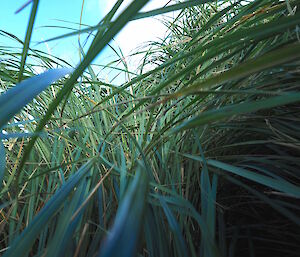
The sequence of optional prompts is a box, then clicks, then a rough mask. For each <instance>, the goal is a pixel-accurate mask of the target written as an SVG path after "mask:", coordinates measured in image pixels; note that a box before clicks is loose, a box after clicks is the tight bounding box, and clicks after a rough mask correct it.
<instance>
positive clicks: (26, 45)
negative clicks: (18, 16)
mask: <svg viewBox="0 0 300 257" xmlns="http://www.w3.org/2000/svg"><path fill="white" fill-rule="evenodd" d="M38 4H39V0H34V1H33V4H32V9H31V14H30V19H29V23H28V26H27V32H26V37H25V41H24V46H23V51H22V59H21V64H20V69H19V74H18V81H19V82H21V80H22V76H23V71H24V67H25V62H26V58H27V53H28V49H29V44H30V39H31V34H32V29H33V24H34V21H35V17H36V13H37V8H38Z"/></svg>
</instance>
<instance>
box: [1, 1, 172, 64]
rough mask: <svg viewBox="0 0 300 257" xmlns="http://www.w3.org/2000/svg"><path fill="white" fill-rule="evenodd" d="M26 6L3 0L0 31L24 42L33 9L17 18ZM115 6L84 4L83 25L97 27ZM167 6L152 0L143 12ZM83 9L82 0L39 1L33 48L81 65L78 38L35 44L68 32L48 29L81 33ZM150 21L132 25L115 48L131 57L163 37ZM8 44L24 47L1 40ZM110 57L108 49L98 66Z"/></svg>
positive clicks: (161, 30) (159, 27) (158, 24)
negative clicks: (131, 53)
mask: <svg viewBox="0 0 300 257" xmlns="http://www.w3.org/2000/svg"><path fill="white" fill-rule="evenodd" d="M131 1H132V0H125V1H124V4H123V5H122V6H123V8H125V7H126V5H128V4H129V3H130V2H131ZM26 2H27V0H18V1H12V0H2V2H1V7H2V8H1V9H0V17H1V18H0V29H2V30H4V31H7V32H10V33H12V34H14V35H16V36H17V37H19V38H20V39H21V40H24V38H25V34H26V28H27V23H28V19H29V15H30V10H31V5H29V6H27V7H26V8H25V9H23V10H22V11H21V12H20V13H18V14H15V11H16V10H17V9H18V8H19V7H21V6H22V5H23V4H24V3H26ZM115 2H116V0H85V5H84V12H83V19H82V23H83V24H88V25H95V24H97V23H98V22H99V21H100V20H101V19H102V18H103V17H104V15H105V14H106V13H107V12H108V11H109V10H110V8H111V7H112V6H113V5H114V3H115ZM167 2H169V1H168V0H152V1H150V3H149V4H148V5H147V6H146V7H145V8H144V9H143V11H146V10H151V9H155V8H158V7H161V6H163V5H164V4H166V3H167ZM81 6H82V0H40V3H39V7H38V12H37V17H36V21H35V24H34V30H33V34H32V42H31V45H30V46H31V47H33V48H38V49H40V50H42V51H44V52H48V53H51V54H53V55H55V56H57V57H60V58H62V59H64V60H66V61H68V62H70V63H71V64H72V65H73V66H76V64H77V63H78V61H79V52H78V43H77V39H78V38H77V37H76V36H75V37H70V38H67V39H62V40H57V41H53V42H49V43H47V44H45V43H43V44H40V45H38V46H36V43H37V42H40V41H43V40H45V39H49V38H52V37H54V36H58V35H62V34H65V33H67V32H69V31H68V30H66V29H61V28H57V27H56V28H49V27H45V26H70V27H73V28H76V29H78V27H79V25H76V23H79V20H80V12H81ZM61 20H63V21H65V22H62V21H61ZM149 21H150V20H149V18H148V19H145V20H139V21H133V22H130V23H129V24H128V25H127V26H126V27H125V28H124V30H123V31H122V32H121V33H120V34H119V35H118V36H117V37H116V38H115V43H114V45H117V46H120V47H121V49H122V51H123V53H124V55H125V56H128V55H129V54H130V52H131V51H132V50H133V49H135V48H136V47H138V46H139V45H140V44H142V43H143V42H145V41H149V40H155V39H157V38H159V37H163V34H164V32H165V28H164V27H163V25H162V24H161V22H160V21H158V20H157V19H151V22H149ZM66 22H67V23H66ZM69 22H71V23H69ZM72 23H73V24H72ZM82 38H84V37H82ZM7 44H9V45H10V46H17V47H21V45H19V44H13V43H12V42H8V41H7V40H6V39H4V38H3V37H0V46H1V45H7ZM111 54H112V52H111V51H109V50H108V48H107V49H106V50H105V51H104V53H102V54H101V56H100V57H98V58H97V60H96V61H97V63H101V64H106V63H107V62H109V60H111V58H109V57H108V56H111ZM133 66H134V65H133Z"/></svg>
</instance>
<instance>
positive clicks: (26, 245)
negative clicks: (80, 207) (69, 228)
mask: <svg viewBox="0 0 300 257" xmlns="http://www.w3.org/2000/svg"><path fill="white" fill-rule="evenodd" d="M92 165H93V161H89V162H87V163H86V164H84V165H83V166H82V167H81V168H80V169H79V170H78V171H77V172H76V173H75V174H74V175H73V176H72V177H70V178H69V180H68V181H67V182H66V183H65V184H64V185H63V186H62V187H61V188H60V189H59V190H57V191H56V193H55V194H54V195H53V196H52V197H51V199H50V200H49V201H48V202H47V203H46V204H45V206H44V207H43V209H42V210H41V211H40V212H39V213H38V214H37V216H36V217H35V218H34V219H33V221H32V222H31V223H30V224H29V225H28V226H27V227H26V228H25V230H24V231H23V232H22V233H21V234H20V235H19V236H18V237H16V239H15V240H14V241H13V242H12V244H11V245H10V247H9V249H8V250H7V252H6V253H5V254H4V255H3V257H9V256H11V257H13V256H26V255H27V254H28V253H29V251H30V249H31V247H32V245H33V244H34V242H35V239H36V237H37V236H38V235H39V233H40V232H42V230H43V229H44V228H45V225H46V224H47V223H49V221H50V220H51V218H52V217H53V216H54V215H55V214H56V213H57V211H58V210H59V208H60V206H61V205H62V204H63V203H64V202H65V201H66V198H67V197H68V195H69V194H70V193H71V192H72V191H73V190H74V188H75V187H76V186H77V185H78V184H79V183H80V181H81V180H82V179H83V178H84V177H85V176H86V175H87V173H88V171H89V170H90V169H91V167H92Z"/></svg>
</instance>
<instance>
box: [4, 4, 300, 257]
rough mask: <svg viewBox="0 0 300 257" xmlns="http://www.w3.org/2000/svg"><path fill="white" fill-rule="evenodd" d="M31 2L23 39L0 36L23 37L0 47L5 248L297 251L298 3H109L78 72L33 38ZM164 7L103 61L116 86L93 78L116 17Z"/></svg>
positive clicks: (37, 251)
mask: <svg viewBox="0 0 300 257" xmlns="http://www.w3.org/2000/svg"><path fill="white" fill-rule="evenodd" d="M38 2H39V1H38V0H34V1H33V2H32V12H31V16H30V21H29V25H28V29H27V36H26V39H25V41H24V42H22V41H21V40H20V39H18V38H16V37H15V36H14V35H12V34H10V33H9V31H1V32H0V33H1V36H2V37H8V38H11V39H12V40H17V41H19V43H20V44H22V52H21V53H20V52H19V49H15V48H11V47H9V46H3V45H2V46H0V55H1V62H0V82H1V90H2V91H3V92H6V93H3V92H2V93H1V95H0V127H1V128H2V134H0V135H1V139H2V140H1V141H0V179H1V187H0V190H1V192H0V195H1V200H0V216H1V219H0V232H1V233H0V246H1V250H0V252H1V254H3V256H27V255H28V256H101V257H102V256H151V257H158V256H161V257H165V256H205V257H217V256H224V257H225V256H232V257H233V256H251V257H252V256H299V252H300V229H299V226H300V217H299V198H300V159H299V157H300V141H299V140H300V105H299V102H300V92H299V81H300V62H299V61H300V58H299V57H300V43H299V40H300V35H299V33H300V31H299V24H300V13H299V11H298V8H297V7H299V5H300V1H299V0H286V1H279V0H257V1H238V0H237V1H229V0H228V1H216V0H215V1H186V2H183V4H182V3H179V2H173V3H171V5H170V6H171V7H169V8H163V9H159V10H156V11H155V12H150V13H140V12H139V10H140V9H141V8H142V7H143V5H144V4H146V3H147V2H148V1H146V0H139V1H133V3H132V4H131V5H130V6H129V7H127V9H126V10H125V11H124V12H123V13H122V14H121V15H120V16H118V17H115V16H116V15H115V13H116V11H117V10H118V8H119V7H120V5H121V4H122V2H123V1H122V0H119V1H117V3H116V5H115V6H114V8H113V9H112V10H111V12H110V13H108V14H107V15H106V16H105V18H104V19H103V20H102V21H101V22H100V23H99V24H98V25H97V26H95V27H91V28H88V29H85V31H84V32H88V33H92V34H91V35H92V36H93V42H92V44H91V45H90V47H89V49H88V51H86V52H84V50H83V48H81V50H82V61H81V62H80V64H79V65H78V66H77V67H76V68H74V70H70V69H65V68H63V69H56V68H58V67H59V68H62V67H68V68H70V65H69V64H68V63H66V62H65V61H64V60H60V59H58V58H56V57H54V56H50V55H49V54H46V53H43V52H41V51H38V50H35V49H33V48H29V43H30V35H31V31H32V29H33V25H34V20H35V16H36V10H37V7H38ZM173 10H180V12H179V13H178V16H177V18H176V19H175V20H173V21H171V22H166V26H167V27H168V29H169V34H168V36H167V37H166V38H165V39H162V40H161V41H158V42H150V43H148V44H147V45H146V46H145V48H144V49H143V50H139V54H140V55H141V54H142V55H143V56H144V57H143V59H142V60H141V65H140V67H139V68H138V69H137V71H135V72H133V71H131V70H129V69H128V66H127V63H126V58H124V56H122V54H121V53H120V54H119V56H118V57H117V60H116V61H115V62H113V63H110V64H108V65H105V66H104V68H103V69H104V71H107V72H109V71H111V70H114V72H116V71H117V73H120V74H121V75H123V76H124V74H125V75H126V78H127V81H126V82H125V83H123V84H122V85H121V86H119V87H117V86H116V85H114V83H113V81H111V82H107V81H103V80H102V79H101V78H100V77H99V76H98V75H97V70H99V68H97V67H98V66H97V64H92V61H93V60H94V58H95V57H96V56H97V55H98V54H99V53H100V52H101V51H102V50H103V48H104V47H105V46H106V44H108V43H109V42H110V40H111V39H112V38H113V37H114V36H115V35H116V34H117V33H118V31H120V30H121V29H122V28H123V27H124V25H125V24H126V23H127V22H129V21H130V20H132V19H138V18H139V19H142V18H145V17H148V16H154V15H157V14H161V13H164V12H166V11H173ZM78 33H79V32H78V31H77V32H74V33H73V34H78ZM82 33H83V32H82ZM83 35H84V34H81V36H83ZM91 35H90V36H91ZM66 36H67V35H64V37H66ZM57 40H60V39H57ZM116 53H118V51H116ZM120 65H122V67H121V66H120ZM37 66H38V67H40V68H42V69H44V70H49V69H51V70H50V71H46V72H45V73H44V74H41V75H36V74H35V73H36V72H35V71H36V70H37V69H36V67H37ZM65 75H66V76H65ZM64 76H65V77H64ZM21 81H22V82H21ZM55 81H56V82H55ZM51 83H52V84H51ZM50 84H51V85H50ZM48 85H50V86H49V87H47V86H48ZM46 87H47V88H46ZM41 91H43V92H41ZM40 92H41V93H40ZM38 93H40V94H38ZM35 96H36V97H35ZM34 97H35V99H33V98H34ZM32 99H33V100H32ZM31 100H32V101H31Z"/></svg>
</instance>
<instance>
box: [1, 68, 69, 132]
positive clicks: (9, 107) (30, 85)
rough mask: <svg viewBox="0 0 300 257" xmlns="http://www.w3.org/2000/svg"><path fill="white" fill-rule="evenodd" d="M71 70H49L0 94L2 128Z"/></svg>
mask: <svg viewBox="0 0 300 257" xmlns="http://www.w3.org/2000/svg"><path fill="white" fill-rule="evenodd" d="M71 71H72V69H69V68H61V69H53V70H48V71H46V72H44V73H42V74H40V75H37V76H35V77H33V78H30V79H27V80H25V81H22V82H21V83H19V84H17V85H16V86H15V87H13V88H11V89H9V90H8V91H6V92H5V93H4V94H2V95H1V96H0V128H1V127H2V126H3V125H5V124H6V123H7V122H8V121H9V120H10V119H11V118H12V117H13V116H14V115H15V114H16V113H17V112H18V111H20V110H21V109H22V108H23V107H24V106H25V105H26V104H28V103H29V102H30V101H31V100H32V99H33V98H34V97H35V96H36V95H38V94H39V93H40V92H42V91H43V90H44V89H45V88H47V87H48V86H49V85H50V84H51V83H53V82H54V81H56V80H58V79H60V78H62V77H64V76H65V75H67V74H69V73H70V72H71Z"/></svg>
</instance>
